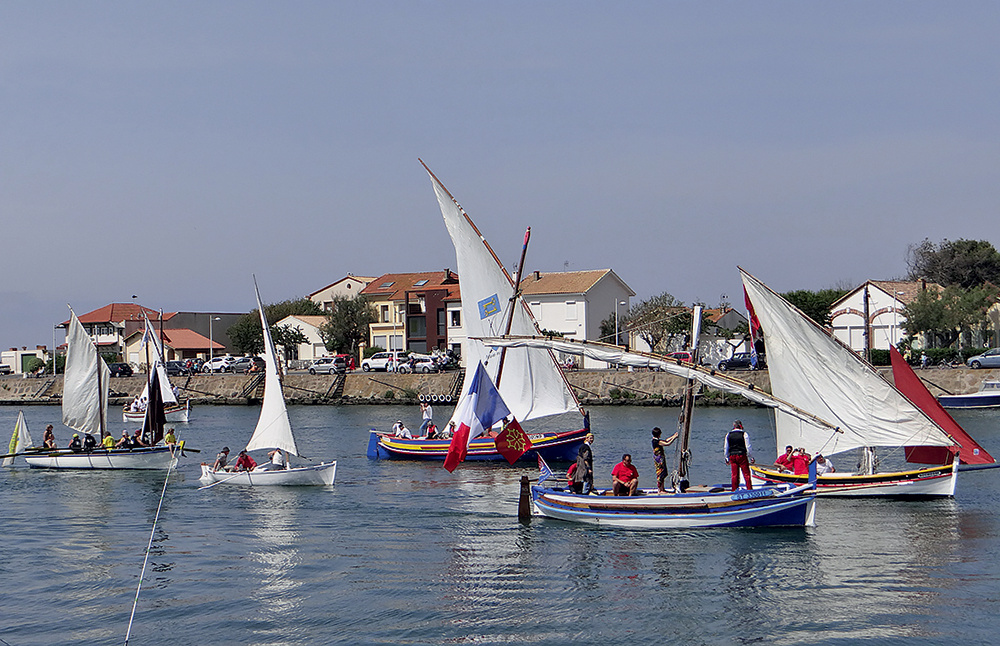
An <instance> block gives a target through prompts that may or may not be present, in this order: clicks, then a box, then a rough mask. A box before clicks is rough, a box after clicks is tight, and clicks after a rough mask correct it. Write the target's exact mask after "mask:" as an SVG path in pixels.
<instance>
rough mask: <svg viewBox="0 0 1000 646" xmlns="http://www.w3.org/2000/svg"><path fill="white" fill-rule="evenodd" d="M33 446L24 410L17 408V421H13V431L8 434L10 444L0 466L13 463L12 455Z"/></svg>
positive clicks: (7, 465)
mask: <svg viewBox="0 0 1000 646" xmlns="http://www.w3.org/2000/svg"><path fill="white" fill-rule="evenodd" d="M34 446H35V443H34V441H33V440H32V439H31V433H30V432H29V431H28V422H26V421H25V419H24V411H23V410H19V411H17V422H15V423H14V433H13V435H11V436H10V445H8V447H7V455H5V456H3V462H2V463H0V466H5V467H9V466H11V465H13V464H14V456H16V455H17V454H19V453H24V452H25V451H28V450H31V449H32V448H34Z"/></svg>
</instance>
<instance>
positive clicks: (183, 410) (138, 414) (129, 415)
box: [122, 401, 191, 423]
mask: <svg viewBox="0 0 1000 646" xmlns="http://www.w3.org/2000/svg"><path fill="white" fill-rule="evenodd" d="M190 412H191V402H190V401H185V402H184V403H183V404H176V405H174V406H165V407H164V409H163V414H164V415H165V416H166V418H167V421H168V422H175V423H176V422H187V421H188V417H189V414H190ZM145 417H146V413H144V412H143V411H135V412H133V411H130V410H125V411H122V421H123V422H126V423H128V422H139V423H141V422H142V420H143V418H145Z"/></svg>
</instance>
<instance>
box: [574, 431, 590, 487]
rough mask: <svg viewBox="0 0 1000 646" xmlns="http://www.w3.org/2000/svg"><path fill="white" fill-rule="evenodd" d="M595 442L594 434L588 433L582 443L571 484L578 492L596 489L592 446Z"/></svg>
mask: <svg viewBox="0 0 1000 646" xmlns="http://www.w3.org/2000/svg"><path fill="white" fill-rule="evenodd" d="M593 442H594V434H593V433H587V437H585V438H584V440H583V444H581V445H580V452H579V453H577V456H576V471H574V472H573V477H572V478H573V479H572V481H571V484H570V488H571V489H572V490H573V491H575V492H576V493H591V492H592V491H593V490H594V451H593V449H591V448H590V445H591V444H593ZM584 485H586V487H584Z"/></svg>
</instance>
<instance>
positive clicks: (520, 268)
mask: <svg viewBox="0 0 1000 646" xmlns="http://www.w3.org/2000/svg"><path fill="white" fill-rule="evenodd" d="M530 237H531V227H528V230H527V231H525V232H524V244H523V245H521V260H520V261H519V262H518V263H517V274H516V276H515V278H514V292H513V293H512V294H511V295H510V301H509V302H510V307H509V308H508V312H507V325H506V326H505V327H504V331H503V335H504V336H507V335H508V334H510V328H511V326H512V325H513V324H514V308H515V307H517V296H518V294H520V293H521V274H522V273H523V272H524V257H525V256H526V255H527V254H528V238H530ZM506 356H507V348H501V349H500V365H499V366H497V381H496V387H497V388H499V387H500V377H501V376H503V361H504V359H505V358H506Z"/></svg>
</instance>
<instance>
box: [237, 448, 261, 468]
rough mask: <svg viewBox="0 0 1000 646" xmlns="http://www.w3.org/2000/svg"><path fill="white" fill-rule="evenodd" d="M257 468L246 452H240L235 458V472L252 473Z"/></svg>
mask: <svg viewBox="0 0 1000 646" xmlns="http://www.w3.org/2000/svg"><path fill="white" fill-rule="evenodd" d="M255 468H257V461H256V460H254V459H253V458H251V457H250V456H249V455H248V454H247V452H246V451H240V455H239V457H238V458H236V470H237V471H253V470H254V469H255Z"/></svg>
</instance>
